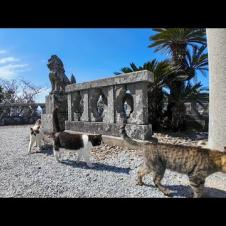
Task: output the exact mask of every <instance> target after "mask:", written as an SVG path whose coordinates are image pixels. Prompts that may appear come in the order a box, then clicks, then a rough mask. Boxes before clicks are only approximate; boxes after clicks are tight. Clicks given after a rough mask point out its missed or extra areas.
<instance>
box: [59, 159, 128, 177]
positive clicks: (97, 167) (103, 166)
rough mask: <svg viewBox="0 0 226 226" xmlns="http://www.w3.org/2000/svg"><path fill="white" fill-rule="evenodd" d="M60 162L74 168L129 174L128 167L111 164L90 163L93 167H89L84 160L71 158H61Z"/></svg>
mask: <svg viewBox="0 0 226 226" xmlns="http://www.w3.org/2000/svg"><path fill="white" fill-rule="evenodd" d="M60 163H62V164H65V165H69V166H72V167H74V168H82V169H92V170H99V171H110V172H114V173H124V174H129V171H130V170H131V169H130V168H122V167H117V166H111V165H106V164H103V163H92V164H93V166H94V167H93V168H89V167H88V166H87V165H86V163H85V162H79V163H76V161H72V160H62V161H61V162H60Z"/></svg>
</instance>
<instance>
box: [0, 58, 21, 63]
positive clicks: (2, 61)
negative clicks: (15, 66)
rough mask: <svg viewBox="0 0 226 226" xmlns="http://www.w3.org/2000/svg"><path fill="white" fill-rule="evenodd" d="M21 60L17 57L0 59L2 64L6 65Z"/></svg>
mask: <svg viewBox="0 0 226 226" xmlns="http://www.w3.org/2000/svg"><path fill="white" fill-rule="evenodd" d="M17 61H19V59H17V58H15V57H4V58H0V64H6V63H12V62H17Z"/></svg>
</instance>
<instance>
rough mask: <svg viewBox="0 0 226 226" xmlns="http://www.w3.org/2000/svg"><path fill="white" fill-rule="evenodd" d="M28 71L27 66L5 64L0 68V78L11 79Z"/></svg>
mask: <svg viewBox="0 0 226 226" xmlns="http://www.w3.org/2000/svg"><path fill="white" fill-rule="evenodd" d="M27 70H28V64H6V65H3V66H0V78H1V79H6V80H9V79H13V78H15V77H16V76H18V74H19V73H20V72H24V71H27Z"/></svg>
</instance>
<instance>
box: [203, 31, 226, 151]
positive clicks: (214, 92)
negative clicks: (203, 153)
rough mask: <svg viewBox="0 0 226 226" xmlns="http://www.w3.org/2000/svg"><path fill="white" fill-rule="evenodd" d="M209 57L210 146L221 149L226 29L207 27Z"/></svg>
mask: <svg viewBox="0 0 226 226" xmlns="http://www.w3.org/2000/svg"><path fill="white" fill-rule="evenodd" d="M207 47H208V57H209V92H210V93H209V94H210V97H209V138H208V146H209V147H210V148H214V149H217V150H220V151H223V148H224V147H225V146H226V29H212V28H210V29H207Z"/></svg>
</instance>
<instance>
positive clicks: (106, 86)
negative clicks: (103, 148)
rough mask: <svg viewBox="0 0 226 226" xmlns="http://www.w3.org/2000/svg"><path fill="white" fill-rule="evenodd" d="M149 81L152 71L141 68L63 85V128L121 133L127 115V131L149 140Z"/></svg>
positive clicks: (78, 130)
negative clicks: (65, 99) (66, 112)
mask: <svg viewBox="0 0 226 226" xmlns="http://www.w3.org/2000/svg"><path fill="white" fill-rule="evenodd" d="M151 82H153V74H152V73H151V72H149V71H146V70H144V71H139V72H133V73H128V74H123V75H120V76H115V77H111V78H105V79H99V80H95V81H91V82H85V83H81V84H72V85H68V86H66V89H65V90H66V94H67V101H68V118H67V120H66V122H65V129H66V130H71V131H77V132H86V133H94V134H95V133H96V134H98V133H99V134H103V135H110V136H120V131H119V130H120V126H121V124H122V121H123V119H124V118H125V115H127V116H128V120H127V122H128V124H127V126H126V129H127V133H128V134H129V135H130V136H131V137H132V138H134V139H140V140H148V139H149V138H150V137H151V136H152V126H151V125H150V124H149V123H148V98H147V91H148V86H149V85H150V83H151Z"/></svg>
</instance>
